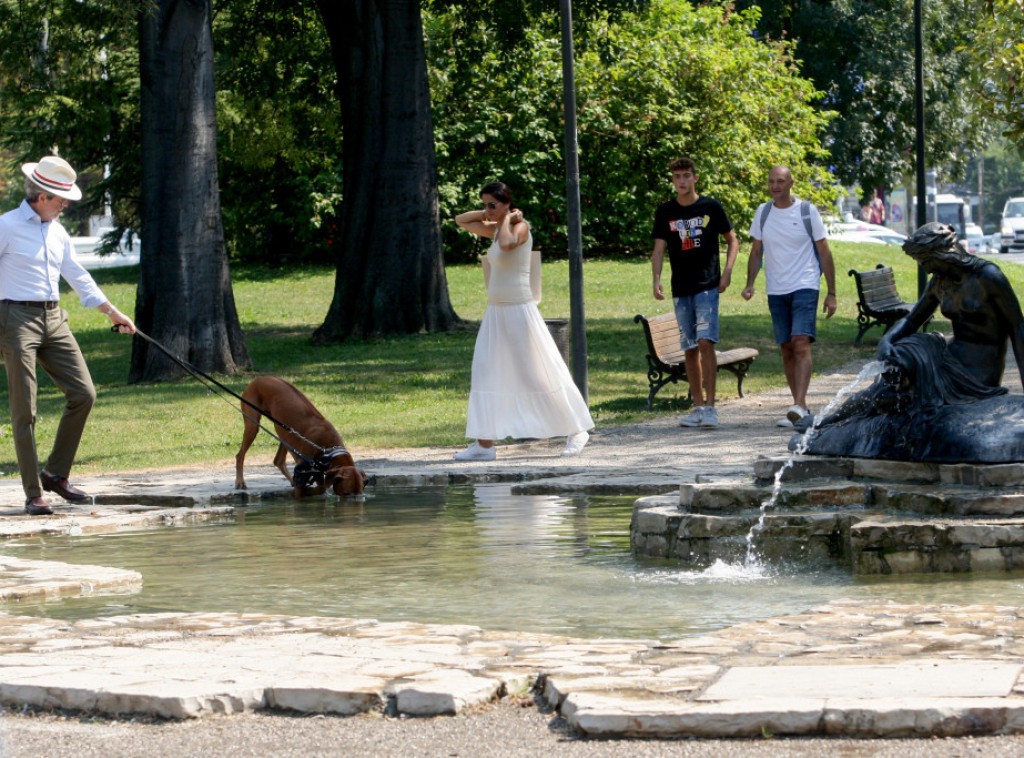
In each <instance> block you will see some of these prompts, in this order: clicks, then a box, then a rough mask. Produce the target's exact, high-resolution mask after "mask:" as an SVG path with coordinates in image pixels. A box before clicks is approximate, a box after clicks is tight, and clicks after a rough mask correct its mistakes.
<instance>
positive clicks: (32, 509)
mask: <svg viewBox="0 0 1024 758" xmlns="http://www.w3.org/2000/svg"><path fill="white" fill-rule="evenodd" d="M25 513H27V514H28V515H29V516H49V515H50V514H51V513H53V509H51V508H50V504H49V503H47V502H46V501H45V500H43V499H42V498H41V497H29V498H26V499H25Z"/></svg>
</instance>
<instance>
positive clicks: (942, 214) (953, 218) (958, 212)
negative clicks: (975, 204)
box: [935, 195, 971, 239]
mask: <svg viewBox="0 0 1024 758" xmlns="http://www.w3.org/2000/svg"><path fill="white" fill-rule="evenodd" d="M935 220H936V221H938V222H939V223H940V224H949V225H950V226H952V227H953V228H954V229H956V234H957V236H958V237H959V238H960V239H965V238H966V237H967V225H968V224H969V223H970V222H971V206H970V205H968V204H967V203H966V202H965V201H964V199H963V198H962V197H958V196H956V195H936V196H935Z"/></svg>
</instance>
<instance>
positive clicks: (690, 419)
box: [679, 405, 704, 426]
mask: <svg viewBox="0 0 1024 758" xmlns="http://www.w3.org/2000/svg"><path fill="white" fill-rule="evenodd" d="M703 421H704V406H703V405H697V406H694V409H693V410H692V411H690V415H689V416H685V417H683V418H681V419H679V426H700V425H701V422H703Z"/></svg>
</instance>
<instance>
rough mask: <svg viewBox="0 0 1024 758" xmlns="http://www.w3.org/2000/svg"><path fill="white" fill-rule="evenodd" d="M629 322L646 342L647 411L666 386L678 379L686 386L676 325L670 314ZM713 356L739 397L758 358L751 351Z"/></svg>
mask: <svg viewBox="0 0 1024 758" xmlns="http://www.w3.org/2000/svg"><path fill="white" fill-rule="evenodd" d="M633 322H634V323H640V324H642V325H643V327H644V336H645V337H646V338H647V382H648V383H649V384H650V387H651V392H650V394H649V395H648V396H647V408H648V409H650V407H651V404H652V403H653V402H654V396H655V395H656V394H658V390H660V389H661V388H662V387H664V386H665V385H666V384H668V383H669V382H677V381H679V380H680V379H682V380H683V381H685V382H689V379H687V377H686V357H685V351H684V350H683V349H682V348H681V347H680V346H679V324H678V323H676V315H675V314H674V313H664V314H662V315H660V316H654V317H653V318H647V317H646V316H643V315H637V316H635V317H634V318H633ZM715 355H716V356H717V357H718V370H719V371H722V370H725V371H729V372H731V373H733V374H735V375H736V391H737V392H738V393H739V395H740V397H743V377H745V376H746V375H747V372H748V371H749V370H750V364H751V363H753V362H754V359H755V358H756V357H757V356H758V352H757V350H755V349H754V348H752V347H736V348H733V349H732V350H725V351H718V350H716V351H715ZM687 396H689V392H687Z"/></svg>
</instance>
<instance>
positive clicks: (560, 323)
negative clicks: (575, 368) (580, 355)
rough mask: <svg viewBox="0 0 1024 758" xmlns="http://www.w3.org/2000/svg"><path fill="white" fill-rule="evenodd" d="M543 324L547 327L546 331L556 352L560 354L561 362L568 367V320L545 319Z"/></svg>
mask: <svg viewBox="0 0 1024 758" xmlns="http://www.w3.org/2000/svg"><path fill="white" fill-rule="evenodd" d="M544 323H545V324H547V325H548V331H549V332H551V338H552V339H553V340H554V341H555V345H556V346H557V347H558V352H560V353H561V354H562V360H563V361H565V365H566V366H568V365H569V319H565V318H546V319H544Z"/></svg>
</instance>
